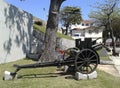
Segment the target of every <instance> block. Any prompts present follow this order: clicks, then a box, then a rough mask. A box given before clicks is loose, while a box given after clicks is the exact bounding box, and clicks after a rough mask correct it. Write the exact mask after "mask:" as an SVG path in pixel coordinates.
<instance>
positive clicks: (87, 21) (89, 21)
mask: <svg viewBox="0 0 120 88" xmlns="http://www.w3.org/2000/svg"><path fill="white" fill-rule="evenodd" d="M81 23H93V21H91V20H83V21H81Z"/></svg>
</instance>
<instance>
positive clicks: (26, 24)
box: [0, 0, 33, 63]
mask: <svg viewBox="0 0 120 88" xmlns="http://www.w3.org/2000/svg"><path fill="white" fill-rule="evenodd" d="M32 21H33V17H32V15H31V14H29V13H27V12H25V11H23V10H21V9H18V8H16V7H15V6H13V5H10V4H8V3H6V2H5V1H4V0H0V63H6V62H11V61H16V60H18V59H22V58H25V57H26V53H28V52H29V50H30V45H31V37H32V24H33V22H32Z"/></svg>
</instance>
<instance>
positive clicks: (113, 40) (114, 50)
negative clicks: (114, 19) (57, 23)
mask: <svg viewBox="0 0 120 88" xmlns="http://www.w3.org/2000/svg"><path fill="white" fill-rule="evenodd" d="M109 29H110V35H111V39H112V46H113V49H112V55H113V56H116V47H115V39H114V34H113V29H112V26H111V21H110V25H109Z"/></svg>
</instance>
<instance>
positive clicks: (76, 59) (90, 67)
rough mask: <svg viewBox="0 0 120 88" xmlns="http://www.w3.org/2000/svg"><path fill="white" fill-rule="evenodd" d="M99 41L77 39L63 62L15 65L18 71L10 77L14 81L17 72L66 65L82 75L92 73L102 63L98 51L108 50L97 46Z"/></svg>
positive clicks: (64, 56)
mask: <svg viewBox="0 0 120 88" xmlns="http://www.w3.org/2000/svg"><path fill="white" fill-rule="evenodd" d="M98 39H99V38H98ZM98 39H96V40H94V41H92V39H91V38H85V39H84V41H81V39H77V40H75V41H76V42H75V43H76V44H75V45H76V47H74V48H69V49H67V50H65V53H64V55H63V58H62V60H54V61H52V62H38V63H34V64H26V65H14V67H16V70H15V71H14V72H11V73H10V75H11V76H12V78H13V79H14V77H15V76H16V74H17V72H18V71H19V70H21V69H27V68H40V67H50V66H57V67H59V66H64V65H67V66H69V67H73V68H74V71H75V72H80V73H82V74H89V73H92V72H93V71H95V70H96V68H97V66H98V64H99V63H100V58H99V55H98V53H97V52H96V51H97V50H99V49H101V48H102V47H105V48H107V47H106V46H104V44H102V43H99V44H97V43H96V41H97V40H98Z"/></svg>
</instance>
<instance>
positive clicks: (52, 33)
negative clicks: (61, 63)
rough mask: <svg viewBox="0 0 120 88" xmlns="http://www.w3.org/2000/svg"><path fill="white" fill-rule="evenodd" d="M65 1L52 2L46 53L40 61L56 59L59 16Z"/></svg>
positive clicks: (47, 30)
mask: <svg viewBox="0 0 120 88" xmlns="http://www.w3.org/2000/svg"><path fill="white" fill-rule="evenodd" d="M64 1H65V0H51V2H50V8H49V16H48V21H47V27H46V33H45V40H44V51H43V53H42V56H41V57H40V61H42V62H43V61H52V60H54V59H56V54H55V46H56V32H57V29H58V16H59V15H58V14H59V10H60V6H61V4H62V3H63V2H64Z"/></svg>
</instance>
